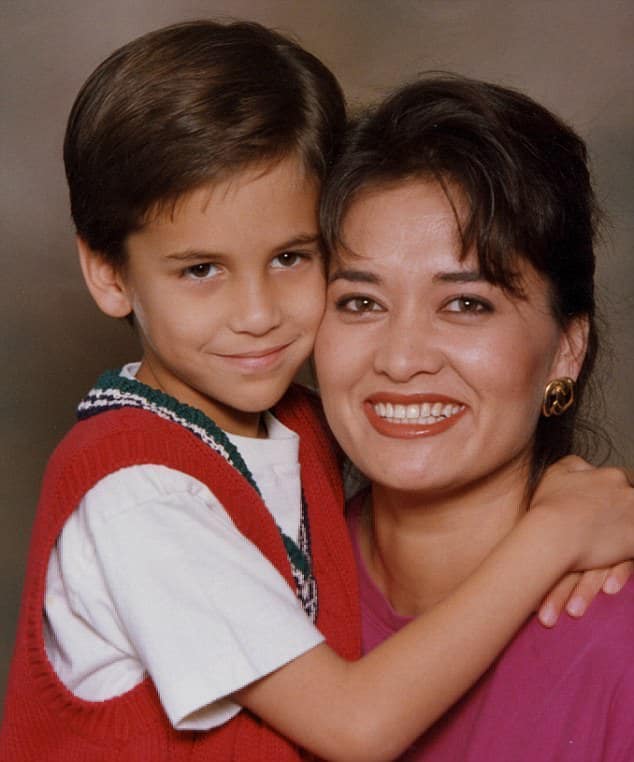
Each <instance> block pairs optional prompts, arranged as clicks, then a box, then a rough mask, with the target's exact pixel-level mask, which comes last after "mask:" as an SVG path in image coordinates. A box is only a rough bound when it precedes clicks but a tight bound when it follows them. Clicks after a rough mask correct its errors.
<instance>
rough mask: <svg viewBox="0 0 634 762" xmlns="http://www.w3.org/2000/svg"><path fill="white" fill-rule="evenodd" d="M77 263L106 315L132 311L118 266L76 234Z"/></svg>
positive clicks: (116, 316)
mask: <svg viewBox="0 0 634 762" xmlns="http://www.w3.org/2000/svg"><path fill="white" fill-rule="evenodd" d="M76 240H77V251H78V252H79V264H80V265H81V271H82V273H83V275H84V280H85V281H86V286H87V287H88V290H89V291H90V294H91V296H92V298H93V299H94V300H95V302H96V303H97V306H98V307H99V309H100V310H101V311H102V312H105V313H106V315H109V316H110V317H115V318H122V317H125V316H126V315H129V314H130V313H131V312H132V306H131V304H130V300H129V298H128V294H127V290H126V288H125V284H124V282H123V277H122V275H121V271H120V269H119V268H117V267H115V266H114V265H113V264H112V262H110V261H109V260H108V259H107V258H106V257H104V256H103V254H101V252H99V251H95V250H94V249H91V248H90V246H88V244H87V243H86V241H84V240H83V238H80V237H79V236H77V239H76Z"/></svg>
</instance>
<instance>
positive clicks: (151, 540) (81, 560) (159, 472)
mask: <svg viewBox="0 0 634 762" xmlns="http://www.w3.org/2000/svg"><path fill="white" fill-rule="evenodd" d="M133 371H134V369H132V372H133ZM132 372H131V371H130V370H128V371H127V373H126V375H131V374H132ZM265 422H266V426H267V432H268V438H267V439H252V438H248V437H238V436H234V435H229V434H228V436H229V438H230V439H231V441H232V442H233V443H234V444H235V445H236V446H237V447H238V450H239V451H240V453H241V455H242V457H243V459H244V461H245V462H246V464H247V466H248V468H249V470H250V471H251V473H252V474H253V476H254V478H255V481H256V483H257V485H258V487H259V488H260V491H261V493H262V496H263V499H264V502H265V503H266V505H267V507H268V508H269V510H270V511H271V513H272V514H273V516H274V518H275V520H276V522H277V524H278V525H279V526H280V527H281V528H282V529H283V530H284V532H285V533H286V534H288V535H289V536H290V537H293V538H294V539H297V536H298V529H299V522H300V512H301V485H300V473H299V462H298V450H299V438H298V436H297V435H296V434H295V433H294V432H292V431H290V430H289V429H287V428H286V427H285V426H283V425H282V424H281V423H280V422H279V421H277V420H276V419H275V418H274V417H273V416H272V415H270V414H268V413H267V414H266V421H265ZM44 633H45V643H46V650H47V653H48V656H49V659H50V661H51V663H52V665H53V668H54V669H55V671H56V673H57V674H58V676H59V677H60V679H61V681H62V682H63V683H64V684H65V685H66V686H67V687H68V688H69V689H70V690H71V691H72V692H73V693H74V694H75V695H77V696H79V697H81V698H83V699H86V700H93V701H98V700H103V699H106V698H110V697H112V696H116V695H119V694H121V693H124V692H125V691H127V690H129V689H131V688H133V687H134V686H135V685H137V684H138V683H139V682H141V680H143V679H144V677H145V676H146V674H148V673H149V675H150V676H151V678H152V681H153V682H154V684H155V686H156V688H157V691H158V693H159V696H160V699H161V702H162V704H163V707H164V709H165V711H166V713H167V715H168V717H169V719H170V721H171V722H172V724H173V725H174V726H175V727H176V728H179V729H195V730H206V729H209V728H211V727H215V726H217V725H220V724H222V723H223V722H226V721H227V720H229V719H231V718H232V717H233V716H234V715H235V714H237V713H238V712H239V711H240V706H239V705H238V704H236V703H235V702H234V701H232V700H231V694H233V693H234V692H235V691H236V690H238V689H240V688H242V687H244V686H245V685H248V684H249V683H251V682H253V681H255V680H257V679H259V678H261V677H263V676H264V675H267V674H269V673H270V672H272V671H274V670H275V669H277V668H279V667H281V666H283V665H284V664H286V663H288V662H289V661H291V660H292V659H294V658H296V657H297V656H300V655H301V654H303V653H305V652H306V651H308V650H310V649H311V648H314V647H315V646H316V645H318V644H319V643H321V642H322V641H323V636H322V635H321V633H320V632H319V631H318V630H317V629H316V627H315V626H314V625H313V624H312V623H311V622H310V620H309V619H308V617H307V616H306V614H305V613H304V611H303V609H302V607H301V605H300V604H299V602H298V600H297V598H296V596H295V594H294V591H293V590H291V588H290V587H289V586H288V584H287V583H286V581H285V580H284V578H283V577H282V576H281V574H279V572H278V571H277V570H276V569H275V568H274V567H273V565H272V564H271V563H270V562H269V561H268V560H267V559H266V558H265V557H264V556H263V555H262V554H261V553H260V551H259V550H258V549H257V548H256V547H255V546H254V545H253V544H252V543H251V542H249V541H248V540H247V539H246V538H245V537H244V536H243V535H242V534H240V532H239V531H238V530H237V528H236V527H235V525H234V524H233V522H232V520H231V519H230V517H229V515H228V514H227V512H226V511H225V510H224V508H223V507H222V505H221V504H220V503H219V502H218V500H216V498H215V497H214V495H213V494H212V493H211V492H210V491H209V489H208V488H207V487H206V486H205V485H204V484H202V483H201V482H199V481H198V480H196V479H193V478H192V477H191V476H188V475H187V474H183V473H182V472H180V471H175V470H173V469H170V468H167V467H165V466H159V465H142V466H132V467H129V468H124V469H121V470H119V471H116V472H115V473H112V474H109V475H108V476H107V477H105V478H104V479H102V480H101V481H100V482H98V484H96V485H95V487H93V488H92V489H91V490H90V491H89V492H87V493H86V495H85V496H84V498H83V500H82V501H81V503H80V504H79V506H78V508H77V509H76V510H75V511H74V512H73V513H72V514H71V516H70V517H69V519H68V521H67V522H66V524H65V525H64V528H63V530H62V533H61V535H60V537H59V539H58V542H57V544H56V546H55V548H54V549H53V551H52V553H51V557H50V560H49V566H48V575H47V587H46V598H45V616H44Z"/></svg>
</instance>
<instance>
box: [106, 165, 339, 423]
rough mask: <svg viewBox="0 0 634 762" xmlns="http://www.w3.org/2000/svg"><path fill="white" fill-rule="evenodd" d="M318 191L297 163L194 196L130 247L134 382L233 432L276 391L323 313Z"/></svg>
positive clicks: (123, 284) (126, 273) (257, 171)
mask: <svg viewBox="0 0 634 762" xmlns="http://www.w3.org/2000/svg"><path fill="white" fill-rule="evenodd" d="M317 202H318V188H317V184H316V183H315V182H314V181H313V180H312V178H310V177H308V176H307V174H306V173H305V172H304V170H303V168H302V166H301V165H300V163H299V162H298V161H297V160H296V159H295V158H294V157H293V158H287V159H285V160H284V161H281V162H280V163H278V164H275V165H273V166H272V167H266V168H264V169H263V168H250V169H246V170H244V171H243V172H239V173H238V174H236V175H233V176H231V177H230V178H229V179H227V180H226V181H222V182H218V183H215V184H213V185H212V186H211V187H205V188H202V189H199V190H197V191H195V192H192V193H191V194H190V195H188V196H186V197H185V198H183V199H182V200H181V201H179V202H178V203H177V205H176V207H175V209H174V210H172V209H167V210H166V211H164V212H163V213H161V214H160V215H158V216H156V217H154V218H151V219H150V220H149V221H148V223H147V224H146V225H145V226H144V227H143V229H142V230H140V231H139V232H137V233H133V234H132V235H130V236H129V238H128V240H127V252H128V259H127V263H126V266H125V268H124V270H123V271H122V272H121V273H118V274H117V276H116V277H117V278H118V280H119V286H120V288H121V291H122V293H123V294H124V295H125V299H126V300H127V303H128V304H129V308H130V310H132V311H133V312H134V315H135V322H136V325H137V327H138V330H139V334H140V337H141V341H142V345H143V352H144V354H143V362H142V365H141V369H140V371H139V374H138V378H139V380H140V381H143V382H145V383H147V384H149V385H150V386H153V387H155V388H160V389H162V390H163V391H165V392H167V393H168V394H171V395H172V396H174V397H176V398H177V399H178V400H180V401H181V402H184V403H187V404H190V405H193V406H195V407H197V408H199V409H201V410H203V411H204V412H205V413H206V414H207V415H209V416H210V417H211V418H213V419H214V420H215V421H216V423H218V425H219V426H221V427H222V428H224V429H226V430H227V431H229V432H232V433H235V434H244V435H250V436H254V435H257V434H258V426H259V415H258V414H259V413H260V412H262V411H263V410H266V409H267V408H269V407H271V406H272V405H274V404H275V403H276V402H277V401H278V400H279V399H280V397H281V396H282V395H283V394H284V392H285V391H286V389H287V387H288V386H289V384H290V383H291V381H292V379H293V376H294V375H295V373H296V371H297V370H298V368H299V366H300V365H301V363H302V362H303V361H304V360H305V359H306V358H307V357H308V355H309V354H310V352H311V350H312V347H313V341H314V338H315V333H316V331H317V327H318V325H319V321H320V319H321V316H322V312H323V308H324V289H325V286H324V271H323V263H322V257H321V252H320V249H319V239H318V225H317Z"/></svg>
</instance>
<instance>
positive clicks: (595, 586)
mask: <svg viewBox="0 0 634 762" xmlns="http://www.w3.org/2000/svg"><path fill="white" fill-rule="evenodd" d="M609 571H610V570H609V569H593V570H592V571H587V572H584V573H583V574H582V575H581V578H580V579H579V581H578V582H577V584H576V585H575V587H574V589H573V591H572V593H571V594H570V597H569V598H568V600H567V602H566V613H567V614H569V615H570V616H573V617H582V616H583V615H584V614H585V613H586V610H587V608H588V606H589V605H590V604H591V603H592V601H593V600H594V599H595V598H596V597H597V595H598V594H599V593H600V592H601V590H602V589H603V584H604V583H605V581H606V579H607V577H608V573H609Z"/></svg>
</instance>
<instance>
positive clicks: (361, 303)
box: [335, 296, 383, 313]
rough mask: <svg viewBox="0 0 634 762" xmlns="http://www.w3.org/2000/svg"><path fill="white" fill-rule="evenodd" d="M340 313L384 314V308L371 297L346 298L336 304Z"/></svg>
mask: <svg viewBox="0 0 634 762" xmlns="http://www.w3.org/2000/svg"><path fill="white" fill-rule="evenodd" d="M335 306H336V308H337V310H339V311H340V312H355V313H362V312H382V311H383V307H381V305H380V304H379V303H378V302H375V301H374V299H370V297H369V296H346V297H343V298H342V299H338V300H337V302H336V303H335Z"/></svg>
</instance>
